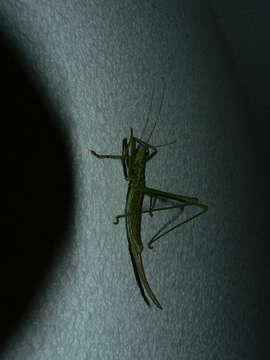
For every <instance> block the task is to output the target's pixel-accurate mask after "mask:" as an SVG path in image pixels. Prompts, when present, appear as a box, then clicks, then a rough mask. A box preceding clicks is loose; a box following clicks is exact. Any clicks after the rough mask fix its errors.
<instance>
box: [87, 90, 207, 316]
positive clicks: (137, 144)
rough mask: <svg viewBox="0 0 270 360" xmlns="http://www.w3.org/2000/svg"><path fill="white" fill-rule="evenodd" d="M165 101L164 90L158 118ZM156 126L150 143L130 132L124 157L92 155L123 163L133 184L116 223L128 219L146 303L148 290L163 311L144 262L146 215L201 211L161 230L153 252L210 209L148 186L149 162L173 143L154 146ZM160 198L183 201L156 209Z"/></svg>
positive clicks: (136, 274)
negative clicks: (146, 200)
mask: <svg viewBox="0 0 270 360" xmlns="http://www.w3.org/2000/svg"><path fill="white" fill-rule="evenodd" d="M153 94H154V90H153V92H152V97H151V105H150V108H149V112H148V116H147V119H146V124H145V127H144V130H145V128H146V126H147V124H148V121H149V114H150V111H151V108H152V100H153ZM163 99H164V91H163V96H162V101H161V103H160V108H159V114H158V119H159V117H160V112H161V107H162V103H163ZM156 124H157V121H156V122H155V124H154V127H153V129H152V131H151V133H150V136H149V137H148V139H147V141H143V140H142V139H141V138H137V137H135V136H133V129H130V137H129V140H127V138H124V139H123V142H122V155H99V154H97V153H96V152H95V151H91V153H92V155H94V156H95V157H97V158H99V159H105V158H108V159H120V160H121V162H122V166H123V172H124V177H125V179H126V180H127V181H128V182H129V184H128V191H127V197H126V206H125V212H124V214H121V215H118V216H116V218H115V221H114V224H118V223H119V219H120V218H122V217H124V218H125V220H126V231H127V238H128V243H129V252H130V256H131V260H132V264H133V268H134V273H135V276H136V280H137V282H138V285H139V288H140V290H141V293H142V296H143V298H144V300H145V302H146V303H147V304H148V305H150V302H149V299H148V298H147V296H146V294H145V291H146V293H147V295H148V297H149V298H150V299H151V300H152V301H153V303H154V304H155V305H156V306H157V307H158V308H160V309H162V307H161V305H160V303H159V301H158V299H157V298H156V296H155V294H154V293H153V291H152V289H151V287H150V285H149V283H148V281H147V278H146V275H145V271H144V267H143V263H142V251H143V243H142V239H141V217H142V214H145V213H149V214H150V215H151V216H153V213H154V212H156V211H162V210H169V209H174V208H180V209H183V208H184V207H186V206H195V207H198V208H199V209H200V211H199V212H198V213H196V214H195V215H193V216H192V217H190V218H188V219H187V220H184V221H182V222H180V223H179V224H177V225H175V226H173V227H172V228H170V229H169V230H167V231H164V232H163V233H160V231H159V232H158V233H157V234H156V235H154V237H153V238H152V239H151V240H150V241H149V243H148V247H149V248H150V249H152V248H153V246H152V244H153V243H154V242H155V241H157V240H158V239H160V238H161V237H163V236H164V235H166V234H168V233H169V232H171V231H172V230H174V229H176V228H178V227H180V226H181V225H183V224H185V223H187V222H189V221H191V220H193V219H195V218H196V217H198V216H200V215H201V214H203V213H205V212H206V211H207V210H208V207H207V206H206V205H203V204H201V203H199V200H198V199H197V198H195V197H189V196H183V195H178V194H173V193H169V192H164V191H160V190H156V189H152V188H149V187H146V184H145V169H146V163H147V162H148V161H149V160H151V159H152V158H153V157H154V156H155V155H156V154H157V152H158V150H157V148H158V147H161V146H165V145H169V144H172V143H169V144H164V145H159V146H153V145H150V144H149V140H150V138H151V136H152V134H153V131H154V129H155V126H156ZM144 130H143V132H144ZM145 195H147V196H149V197H150V206H149V210H143V200H144V196H145ZM156 199H169V200H173V201H177V202H179V204H177V205H173V206H168V207H162V208H155V207H154V206H155V202H156Z"/></svg>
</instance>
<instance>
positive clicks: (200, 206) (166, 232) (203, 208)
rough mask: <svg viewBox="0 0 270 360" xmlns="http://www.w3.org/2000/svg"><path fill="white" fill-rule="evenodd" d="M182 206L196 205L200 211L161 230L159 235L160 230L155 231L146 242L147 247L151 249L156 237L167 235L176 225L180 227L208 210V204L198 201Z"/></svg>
mask: <svg viewBox="0 0 270 360" xmlns="http://www.w3.org/2000/svg"><path fill="white" fill-rule="evenodd" d="M184 206H197V207H199V208H201V209H202V211H200V212H199V213H197V214H195V215H193V216H191V217H190V218H188V219H186V220H184V221H182V222H180V223H179V224H177V225H175V226H173V227H172V228H170V229H169V230H167V231H165V232H163V233H162V234H160V235H159V233H160V232H157V233H156V234H155V235H154V236H153V237H152V239H151V240H150V241H149V243H148V247H149V249H153V245H152V244H153V243H154V242H156V241H157V240H158V239H160V238H161V237H163V236H165V235H167V234H168V233H169V232H171V231H173V230H175V229H177V228H178V227H180V226H182V225H184V224H186V223H188V222H189V221H191V220H193V219H195V218H196V217H198V216H200V215H202V214H204V213H205V212H206V211H207V210H208V206H207V205H203V204H199V203H187V204H184V205H182V207H184ZM179 207H181V206H179Z"/></svg>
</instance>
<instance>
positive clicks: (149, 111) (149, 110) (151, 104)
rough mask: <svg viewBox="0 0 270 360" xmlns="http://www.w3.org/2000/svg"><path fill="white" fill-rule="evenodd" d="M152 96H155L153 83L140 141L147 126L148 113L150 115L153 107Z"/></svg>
mask: <svg viewBox="0 0 270 360" xmlns="http://www.w3.org/2000/svg"><path fill="white" fill-rule="evenodd" d="M154 94H155V83H154V85H153V89H152V94H151V100H150V105H149V109H148V113H147V117H146V122H145V125H144V128H143V131H142V134H141V139H143V135H144V132H145V130H146V128H147V125H148V122H149V119H150V113H151V110H152V106H153V99H154Z"/></svg>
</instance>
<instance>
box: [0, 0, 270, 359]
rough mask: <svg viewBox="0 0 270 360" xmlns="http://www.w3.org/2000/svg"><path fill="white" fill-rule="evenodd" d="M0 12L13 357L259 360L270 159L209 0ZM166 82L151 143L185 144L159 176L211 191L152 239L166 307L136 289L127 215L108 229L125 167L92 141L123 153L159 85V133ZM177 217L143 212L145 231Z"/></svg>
mask: <svg viewBox="0 0 270 360" xmlns="http://www.w3.org/2000/svg"><path fill="white" fill-rule="evenodd" d="M216 10H217V8H216ZM218 10H220V8H218ZM0 20H1V22H0V24H1V34H2V35H1V42H2V45H1V46H2V54H4V53H5V54H7V55H6V57H3V56H2V59H3V60H2V62H1V64H2V66H1V72H2V74H3V77H2V79H4V80H5V81H4V82H3V81H2V90H3V94H2V95H1V98H2V99H4V101H5V104H7V105H6V107H7V110H8V111H9V113H10V116H9V117H8V118H6V120H5V122H6V124H5V125H4V129H8V133H7V132H6V134H10V139H11V140H12V141H11V142H10V139H9V140H8V136H5V139H3V141H2V144H3V152H4V154H7V156H6V158H7V159H10V160H7V162H6V163H4V165H2V166H4V172H5V174H6V178H7V179H6V184H5V187H3V189H4V190H3V193H5V194H7V195H6V197H5V202H4V205H3V213H5V214H7V209H9V210H8V211H9V212H8V214H9V215H8V217H7V218H4V221H5V226H6V228H5V229H8V230H10V229H12V231H11V232H10V231H9V235H7V236H5V239H6V243H7V244H9V245H8V246H7V247H6V248H5V249H4V250H5V251H2V254H4V255H2V258H3V261H2V264H3V265H2V269H1V273H2V275H1V276H2V293H1V315H2V317H1V318H2V324H1V327H2V328H1V344H2V346H1V348H0V351H1V354H0V358H1V359H3V360H36V359H39V360H45V359H46V360H47V359H48V360H49V359H54V360H64V359H65V360H66V359H74V360H75V359H76V360H79V359H80V360H86V359H94V360H95V359H101V360H107V359H117V360H118V359H125V360H126V359H140V360H143V359H145V360H146V359H147V360H148V359H155V360H164V359H181V360H187V359H202V360H210V359H215V360H216V359H222V360H223V359H230V360H233V359H237V360H240V359H241V360H242V359H243V360H249V359H256V358H258V354H259V355H260V357H259V358H260V359H263V358H264V356H266V355H265V348H264V345H266V335H265V332H264V331H265V329H266V322H267V321H266V314H267V313H266V308H267V306H268V305H267V303H266V299H267V291H268V290H269V286H268V280H267V274H268V270H269V269H268V264H269V261H268V260H267V257H268V255H267V251H266V241H267V240H268V231H267V216H266V214H267V211H266V209H267V203H268V198H269V195H268V193H267V189H268V188H267V185H268V183H267V180H268V178H267V174H268V169H267V167H268V163H267V159H266V158H264V157H263V156H265V153H264V152H263V151H262V147H261V146H260V138H259V136H258V134H259V133H260V130H257V132H256V134H257V135H256V138H254V136H253V135H254V129H255V128H256V117H254V115H253V114H251V112H250V111H249V107H248V101H247V100H246V99H247V98H246V97H245V96H244V95H243V94H244V92H245V87H244V86H242V85H241V84H242V83H241V84H240V83H239V76H238V75H239V74H238V73H237V68H236V67H235V66H234V65H235V59H234V55H233V54H232V52H231V51H230V48H229V47H228V46H227V42H226V41H225V40H224V35H223V32H222V31H221V30H220V27H219V26H218V23H219V21H218V17H217V16H216V15H215V12H213V9H211V8H210V7H208V6H206V2H201V1H195V0H192V1H185V2H184V1H174V0H169V1H166V2H164V1H151V2H150V1H139V0H132V1H131V0H127V1H120V0H119V1H118V0H117V1H104V0H103V1H100V0H99V1H98V0H96V1H94V0H90V1H86V0H78V1H76V3H75V2H74V1H71V0H65V1H64V0H58V1H52V0H47V1H32V0H20V1H17V0H16V1H15V0H14V1H12V0H9V1H5V2H1V5H0ZM164 84H165V98H164V103H163V106H162V109H161V114H160V119H159V122H158V124H157V127H156V129H155V132H154V134H153V136H152V138H151V143H153V144H156V145H158V144H163V143H166V142H169V141H172V140H177V143H176V144H174V145H170V146H168V147H164V148H161V149H160V151H159V154H158V155H157V156H156V157H155V158H154V159H153V160H152V161H151V162H149V165H148V168H147V184H148V186H151V187H155V188H158V189H161V190H164V191H170V192H174V193H179V194H183V195H188V196H198V197H199V199H200V200H201V202H203V203H205V204H207V205H208V206H209V211H208V213H207V214H205V215H204V216H202V217H201V218H198V219H197V220H196V221H194V222H192V223H189V224H187V225H185V226H183V227H182V228H180V229H178V230H177V231H175V232H173V233H170V234H169V235H168V236H167V237H166V238H163V239H162V240H160V242H157V243H156V246H155V248H154V250H153V251H150V250H149V249H148V248H147V247H145V251H144V254H143V259H144V264H145V270H146V273H147V277H148V279H149V282H150V284H151V286H152V287H153V289H154V291H155V293H156V295H157V297H158V298H159V300H160V302H161V303H162V305H163V310H162V311H160V310H158V309H156V308H154V307H152V308H148V307H147V306H146V304H145V303H144V301H143V299H142V297H141V295H140V291H139V289H138V287H137V283H136V279H135V277H134V273H133V269H132V265H131V262H130V258H129V253H128V246H127V239H126V235H125V226H124V222H123V221H121V222H120V224H119V225H118V226H114V225H113V224H112V221H113V217H114V216H115V215H117V214H120V213H122V212H123V209H124V202H125V194H126V190H127V183H126V182H125V180H124V178H123V174H122V169H121V163H120V162H119V161H117V160H114V161H112V160H98V159H96V158H94V157H92V156H91V155H90V154H89V149H94V150H95V151H96V152H100V153H107V154H119V153H120V152H121V147H122V145H121V142H122V138H123V137H126V136H128V134H129V131H130V130H129V129H130V127H133V129H134V133H135V135H137V136H140V135H141V131H142V129H143V127H144V124H145V119H146V116H147V112H148V109H149V104H150V99H151V92H152V90H153V88H154V89H155V92H154V100H153V107H152V112H151V116H150V123H149V126H148V128H147V129H146V133H147V134H149V133H150V131H151V126H153V124H154V122H155V120H156V118H157V116H158V109H159V105H160V101H161V98H162V89H163V86H164ZM7 89H9V90H8V91H7ZM6 99H8V100H6ZM4 101H3V103H4ZM5 104H4V105H5ZM2 133H3V132H2ZM3 138H4V136H3ZM32 144H33V145H32ZM11 145H12V146H11ZM25 147H26V148H27V150H25ZM37 149H38V151H37ZM21 154H23V156H21ZM13 159H16V161H13ZM44 164H45V165H46V166H45V167H44ZM18 166H19V170H18V172H17V171H16V174H15V170H14V169H17V167H18ZM11 168H12V169H13V172H12V173H10V169H11ZM44 169H45V170H44ZM22 174H24V175H23V176H22ZM11 175H12V176H13V178H16V179H18V181H17V182H16V181H14V180H13V181H12V182H11V181H10V180H9V176H11ZM16 176H17V177H16ZM17 183H19V184H23V185H22V186H20V187H18V184H17ZM18 199H19V200H18ZM29 199H30V200H31V199H32V200H31V205H28V203H29V201H30V200H29ZM10 204H12V206H11V205H10ZM44 204H45V205H44ZM190 211H192V209H191V210H190ZM14 214H16V216H15V215H14ZM22 214H24V216H23V217H22ZM37 214H39V215H38V216H37ZM178 215H179V213H177V212H172V214H170V213H168V214H160V215H159V214H155V216H154V217H153V218H150V217H148V216H145V218H143V229H142V239H143V241H144V242H145V243H146V242H147V239H150V238H151V235H153V234H154V233H155V231H157V229H158V226H160V225H162V224H163V223H166V222H167V221H170V220H171V219H172V218H176V217H177V216H178ZM182 216H184V215H181V217H182ZM33 229H34V230H33ZM7 259H8V260H7ZM26 269H27V270H26ZM266 358H268V357H267V356H266V357H265V359H266Z"/></svg>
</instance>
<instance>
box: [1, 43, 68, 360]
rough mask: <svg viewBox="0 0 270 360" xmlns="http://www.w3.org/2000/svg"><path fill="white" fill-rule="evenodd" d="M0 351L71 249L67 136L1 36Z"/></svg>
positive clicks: (38, 87)
mask: <svg viewBox="0 0 270 360" xmlns="http://www.w3.org/2000/svg"><path fill="white" fill-rule="evenodd" d="M0 53H1V57H0V72H1V85H0V89H1V96H0V101H1V141H0V147H1V152H0V156H1V160H0V161H1V183H0V192H1V194H0V195H1V203H0V206H1V217H0V218H1V224H0V225H1V227H0V229H1V252H0V254H1V255H0V256H1V260H0V267H1V268H0V276H1V280H0V286H1V288H0V289H1V290H0V319H1V322H0V331H1V334H0V337H1V338H0V346H1V347H0V353H1V352H2V351H3V349H4V347H5V345H6V343H7V340H8V339H9V337H10V336H11V335H12V334H13V333H14V332H15V331H16V329H18V327H19V325H20V324H21V323H22V322H23V320H24V318H25V315H26V314H27V312H29V311H31V307H32V306H33V304H34V302H35V299H37V296H38V295H39V294H40V292H41V290H42V288H44V287H46V282H47V281H48V279H49V277H48V275H49V273H50V272H51V271H52V269H53V267H54V266H55V265H56V263H57V262H59V261H61V258H62V256H63V251H64V248H65V247H67V246H68V238H69V236H68V229H69V226H70V224H71V223H72V214H73V198H74V197H73V176H72V168H71V154H70V153H69V148H70V147H69V146H68V145H69V144H68V139H67V135H66V134H64V133H63V131H61V130H60V128H59V127H58V126H60V125H59V123H60V121H59V119H57V116H56V115H55V113H54V112H53V109H51V108H49V106H48V104H46V102H45V101H44V98H45V95H44V94H42V91H41V90H40V86H38V84H37V83H35V82H34V79H33V78H31V76H30V74H29V73H28V72H27V70H26V66H24V65H23V59H20V58H19V56H18V54H17V53H16V51H15V50H14V48H12V46H11V45H10V44H8V43H7V42H6V40H5V39H3V38H0Z"/></svg>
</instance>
